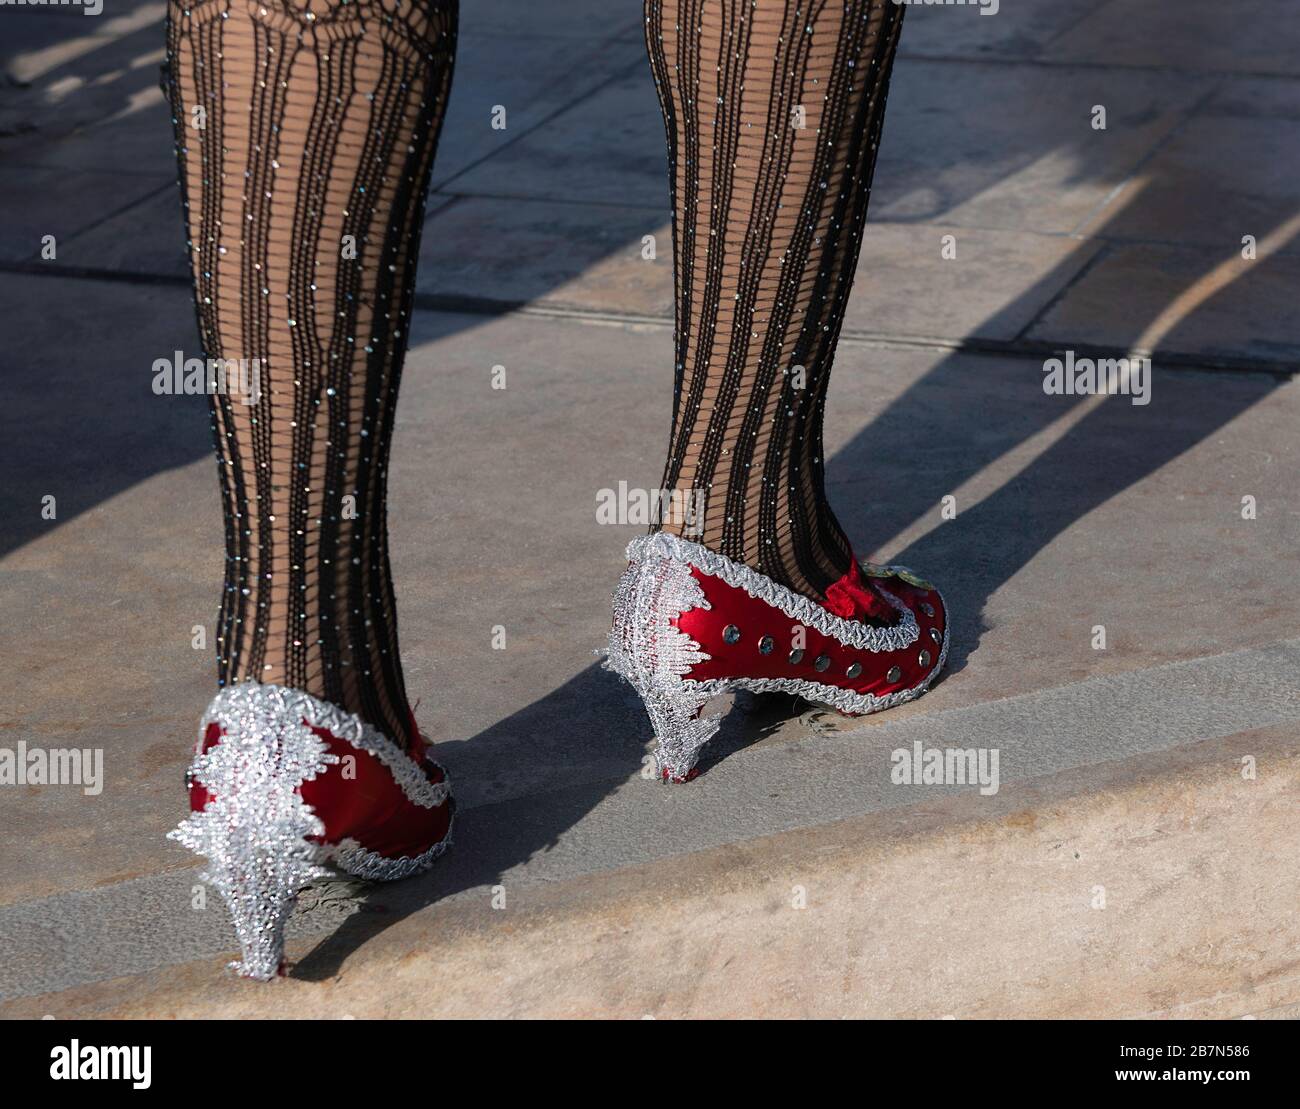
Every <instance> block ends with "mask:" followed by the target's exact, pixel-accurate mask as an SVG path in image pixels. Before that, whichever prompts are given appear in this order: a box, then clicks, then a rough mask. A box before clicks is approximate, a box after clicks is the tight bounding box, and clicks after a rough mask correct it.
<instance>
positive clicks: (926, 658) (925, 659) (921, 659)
mask: <svg viewBox="0 0 1300 1109" xmlns="http://www.w3.org/2000/svg"><path fill="white" fill-rule="evenodd" d="M916 663H917V665H918V666H929V665H930V652H929V651H922V652H921V653H920V654H919V655H917V656H916Z"/></svg>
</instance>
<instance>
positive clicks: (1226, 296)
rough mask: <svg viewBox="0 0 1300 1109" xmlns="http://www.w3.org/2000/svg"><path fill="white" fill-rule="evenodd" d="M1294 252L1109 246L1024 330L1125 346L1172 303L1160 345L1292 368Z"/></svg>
mask: <svg viewBox="0 0 1300 1109" xmlns="http://www.w3.org/2000/svg"><path fill="white" fill-rule="evenodd" d="M1297 288H1300V257H1297V256H1296V255H1294V254H1277V255H1274V256H1272V257H1268V258H1259V259H1256V260H1254V261H1245V260H1244V259H1242V257H1241V254H1240V246H1238V247H1237V248H1236V249H1234V248H1233V246H1232V244H1231V243H1228V244H1225V245H1224V246H1223V247H1222V248H1221V249H1220V250H1217V251H1216V250H1207V249H1197V248H1195V247H1184V248H1180V247H1173V246H1164V245H1159V244H1150V245H1142V246H1124V247H1117V248H1113V249H1109V250H1107V251H1106V253H1105V255H1104V256H1103V257H1102V258H1101V260H1100V261H1098V262H1097V264H1096V265H1095V266H1093V267H1092V268H1091V269H1089V270H1088V272H1087V273H1086V274H1085V275H1084V276H1083V277H1081V278H1080V279H1079V280H1078V281H1077V282H1075V283H1074V284H1072V285H1071V286H1070V288H1069V290H1068V292H1066V293H1065V295H1064V296H1062V297H1061V298H1060V299H1059V300H1057V301H1056V302H1055V303H1054V304H1053V305H1052V307H1051V309H1050V310H1049V311H1048V312H1046V313H1045V314H1044V315H1043V316H1042V317H1041V318H1039V319H1038V320H1037V321H1036V322H1035V323H1034V326H1033V327H1032V329H1031V330H1030V331H1029V335H1030V337H1031V338H1033V339H1036V340H1039V341H1042V342H1046V343H1052V344H1057V345H1060V346H1062V347H1068V346H1071V345H1072V344H1081V343H1092V344H1096V345H1098V346H1106V347H1114V348H1118V349H1121V350H1124V349H1128V348H1129V347H1131V346H1133V345H1134V344H1136V343H1137V342H1138V340H1139V339H1140V338H1141V337H1142V336H1143V335H1144V334H1145V333H1146V332H1147V330H1148V328H1150V327H1151V326H1152V324H1153V323H1154V322H1156V321H1158V320H1160V319H1161V318H1162V314H1163V313H1165V312H1166V310H1167V309H1168V308H1169V306H1170V305H1175V304H1180V303H1181V304H1185V305H1186V307H1185V308H1183V309H1179V310H1176V311H1174V313H1173V314H1172V315H1171V316H1170V317H1169V318H1168V319H1167V323H1166V324H1162V325H1161V326H1160V340H1159V348H1160V349H1161V350H1162V351H1165V352H1170V353H1174V352H1181V353H1184V354H1186V355H1188V356H1189V357H1199V358H1206V359H1210V358H1214V357H1221V358H1243V359H1253V360H1256V361H1257V362H1259V363H1260V364H1263V363H1272V364H1273V365H1275V366H1276V367H1277V368H1279V369H1282V370H1287V371H1291V370H1294V369H1295V368H1296V367H1297V366H1300V298H1297V296H1296V289H1297Z"/></svg>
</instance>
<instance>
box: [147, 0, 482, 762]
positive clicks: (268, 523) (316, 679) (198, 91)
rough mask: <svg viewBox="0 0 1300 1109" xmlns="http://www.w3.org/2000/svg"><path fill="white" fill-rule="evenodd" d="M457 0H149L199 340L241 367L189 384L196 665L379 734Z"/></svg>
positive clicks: (391, 727)
mask: <svg viewBox="0 0 1300 1109" xmlns="http://www.w3.org/2000/svg"><path fill="white" fill-rule="evenodd" d="M456 15H457V5H456V0H359V2H351V3H348V2H345V0H261V2H260V3H259V2H258V0H202V2H199V3H193V4H187V3H186V2H185V0H170V3H169V10H168V21H167V46H168V64H167V65H166V66H165V67H164V74H165V84H166V87H167V91H168V94H169V96H170V99H171V103H172V109H173V115H174V117H175V124H176V138H177V157H178V160H179V164H180V182H181V188H182V195H183V198H184V203H185V217H186V223H187V226H188V234H189V250H190V259H191V263H192V268H193V276H194V288H195V299H196V303H197V309H198V323H199V334H200V339H201V341H202V344H203V347H204V351H205V354H206V355H207V356H208V358H210V359H225V360H231V361H232V362H234V361H235V360H240V359H242V360H244V366H243V369H244V372H243V374H242V375H241V374H237V373H234V372H232V373H230V374H229V375H228V377H226V379H225V380H224V381H223V380H222V379H221V378H214V380H216V381H218V382H219V391H218V392H216V393H214V395H212V397H211V402H212V404H211V407H212V418H213V429H214V433H215V438H216V447H217V455H218V462H219V469H220V475H221V487H222V491H223V494H224V507H225V521H226V559H227V562H226V581H225V592H224V595H223V600H222V605H221V612H220V616H219V624H218V629H217V636H216V638H217V654H218V671H219V673H218V677H219V680H220V682H221V684H223V685H226V684H229V683H232V682H236V681H241V680H244V679H255V680H257V681H261V682H268V683H276V684H280V685H287V686H292V687H294V688H297V689H301V690H304V691H306V692H308V693H311V694H313V695H315V696H317V697H320V698H322V699H325V700H328V701H332V702H334V703H335V704H338V705H340V706H342V707H343V708H345V709H347V710H349V711H351V712H355V713H357V714H359V715H360V716H362V717H363V718H364V719H366V720H367V721H369V722H370V723H372V724H373V725H375V726H376V727H378V728H380V729H381V730H382V731H384V732H385V733H386V734H387V735H389V736H391V737H392V738H394V739H395V740H396V741H398V742H399V743H406V742H409V741H410V739H411V735H410V722H409V721H410V715H409V710H408V706H407V699H406V692H405V688H404V683H403V678H402V667H401V662H400V658H399V653H398V642H397V619H396V612H395V608H394V602H393V588H392V581H391V577H390V571H389V558H388V535H387V520H386V504H385V486H386V479H387V466H388V453H389V442H390V439H391V435H392V429H393V410H394V405H395V402H396V400H397V389H398V382H399V378H400V376H401V368H402V359H403V354H404V351H405V347H406V342H407V327H408V323H409V315H408V312H409V306H410V303H411V293H412V284H413V279H414V269H415V260H416V257H417V254H418V251H419V241H420V227H421V222H422V217H423V209H424V195H425V189H426V185H427V182H428V177H429V170H430V165H431V163H432V160H433V154H434V148H435V146H436V144H437V138H438V131H439V128H440V127H441V124H442V118H443V112H444V106H445V103H446V99H447V92H448V88H449V85H450V81H451V72H452V61H453V56H454V49H455V35H456ZM232 381H233V383H234V386H238V387H234V386H232ZM250 401H255V403H249V402H250Z"/></svg>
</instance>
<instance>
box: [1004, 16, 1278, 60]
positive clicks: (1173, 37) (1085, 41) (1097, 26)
mask: <svg viewBox="0 0 1300 1109" xmlns="http://www.w3.org/2000/svg"><path fill="white" fill-rule="evenodd" d="M1005 6H1009V5H1005ZM1043 57H1044V58H1046V59H1048V60H1051V61H1054V62H1055V61H1062V62H1083V61H1088V62H1096V63H1099V64H1102V65H1108V66H1110V65H1129V66H1158V67H1166V66H1169V67H1177V68H1179V69H1185V70H1188V71H1193V72H1218V73H1279V74H1289V75H1290V76H1296V75H1298V74H1300V21H1297V20H1296V19H1295V18H1294V12H1291V11H1289V10H1288V8H1287V3H1286V0H1237V2H1236V3H1234V4H1233V5H1232V10H1231V14H1230V15H1229V14H1228V13H1226V12H1225V11H1224V7H1223V4H1221V3H1220V2H1219V0H1178V3H1176V4H1161V3H1155V4H1153V3H1147V2H1145V0H1110V2H1109V3H1104V4H1095V5H1091V6H1090V8H1089V12H1088V17H1087V18H1086V19H1083V20H1081V21H1080V22H1079V23H1078V24H1077V25H1076V26H1074V27H1073V28H1072V29H1071V30H1069V31H1068V32H1067V33H1065V34H1063V35H1061V36H1060V37H1058V38H1057V39H1055V41H1053V42H1052V43H1051V44H1050V45H1049V46H1048V47H1047V49H1046V50H1045V51H1044V52H1043Z"/></svg>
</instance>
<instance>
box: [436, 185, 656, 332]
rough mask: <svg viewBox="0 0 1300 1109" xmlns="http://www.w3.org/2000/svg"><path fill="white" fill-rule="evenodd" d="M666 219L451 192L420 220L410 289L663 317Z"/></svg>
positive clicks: (622, 208)
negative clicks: (413, 282)
mask: <svg viewBox="0 0 1300 1109" xmlns="http://www.w3.org/2000/svg"><path fill="white" fill-rule="evenodd" d="M664 172H665V173H666V172H667V165H666V163H665V167H664ZM435 199H439V198H435ZM669 219H670V215H669V213H668V211H667V210H665V209H660V208H635V207H629V206H626V205H620V204H603V205H591V204H574V203H569V202H557V201H546V200H518V199H508V200H502V199H495V198H491V197H474V196H466V197H462V198H457V199H455V200H453V201H452V202H450V203H447V204H445V205H444V206H443V207H441V208H440V209H439V210H438V211H437V212H436V213H435V214H434V215H433V216H431V217H430V219H429V222H428V223H427V224H426V225H425V231H424V238H423V240H422V241H421V244H420V273H419V276H418V278H417V285H416V288H417V290H418V292H419V293H421V294H423V295H425V296H432V297H439V298H443V299H444V300H447V301H454V300H456V299H458V298H466V299H471V300H475V301H481V302H486V303H489V304H496V305H499V306H513V305H521V304H536V305H545V306H549V307H552V308H571V309H576V310H578V311H583V312H603V313H615V314H624V315H638V316H645V315H649V316H659V317H662V318H665V319H671V318H672V313H673V274H672V264H673V260H672V253H673V244H672V234H671V230H670V227H669ZM647 236H650V237H651V240H652V242H651V243H649V244H647V243H646V241H645V240H646V237H647Z"/></svg>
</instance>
